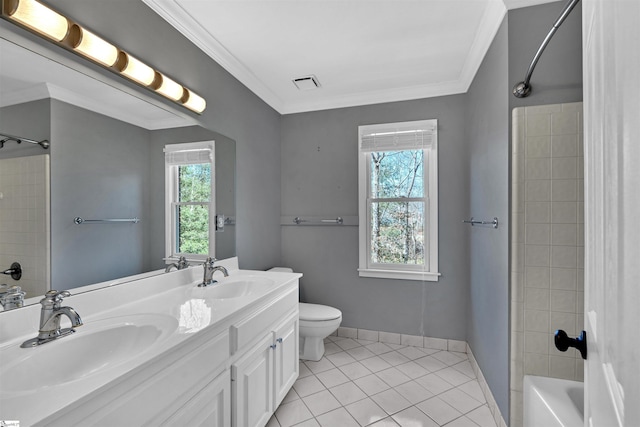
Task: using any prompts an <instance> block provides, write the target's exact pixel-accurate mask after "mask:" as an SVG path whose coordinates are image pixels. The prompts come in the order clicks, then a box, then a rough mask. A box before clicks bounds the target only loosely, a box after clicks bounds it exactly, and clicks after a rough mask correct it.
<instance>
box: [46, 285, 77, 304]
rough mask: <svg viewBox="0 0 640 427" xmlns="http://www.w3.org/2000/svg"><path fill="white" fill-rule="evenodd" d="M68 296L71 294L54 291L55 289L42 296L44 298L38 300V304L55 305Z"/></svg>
mask: <svg viewBox="0 0 640 427" xmlns="http://www.w3.org/2000/svg"><path fill="white" fill-rule="evenodd" d="M68 296H71V292H69V291H56V290H55V289H51V290H50V291H47V293H46V294H44V298H43V299H42V300H40V303H41V304H43V305H44V304H46V303H53V304H54V305H55V304H59V303H61V302H62V299H63V298H66V297H68Z"/></svg>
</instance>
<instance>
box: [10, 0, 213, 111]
mask: <svg viewBox="0 0 640 427" xmlns="http://www.w3.org/2000/svg"><path fill="white" fill-rule="evenodd" d="M2 17H3V18H5V19H7V20H8V21H11V22H13V23H15V24H18V25H20V26H21V27H23V28H25V29H27V30H29V31H31V32H34V33H35V34H38V35H40V36H43V37H45V38H46V39H47V40H50V41H53V42H54V43H56V44H57V45H59V46H62V47H64V48H66V49H68V50H70V51H72V52H74V53H76V54H78V55H80V56H83V57H85V58H88V59H90V60H91V61H93V62H95V63H97V64H99V65H101V66H103V67H105V68H107V69H109V70H111V71H113V72H115V73H118V74H120V75H122V76H125V77H127V78H128V79H130V80H132V81H134V82H136V83H138V84H139V85H142V86H144V87H146V88H147V89H149V90H153V91H154V92H156V93H158V94H160V95H162V96H164V97H165V98H168V99H170V100H172V101H174V102H176V103H178V104H179V105H182V106H183V107H186V108H188V109H189V110H191V111H194V112H196V113H198V114H201V113H202V112H203V111H204V109H205V108H206V107H207V103H206V101H205V100H204V98H202V97H201V96H199V95H197V94H196V93H194V92H192V91H191V90H190V89H187V88H186V87H184V86H182V85H181V84H179V83H177V82H176V81H174V80H172V79H171V78H169V77H167V76H166V75H164V74H162V73H160V72H159V71H156V70H155V69H153V68H152V67H150V66H148V65H147V64H145V63H144V62H142V61H141V60H139V59H137V58H135V57H133V56H131V55H130V54H129V53H127V52H124V51H122V50H120V49H119V48H118V47H116V46H114V45H112V44H111V43H109V42H108V41H106V40H104V39H102V38H101V37H99V36H98V35H96V34H94V33H92V32H91V31H89V30H87V29H86V28H83V27H82V26H80V25H79V24H77V23H75V22H73V21H72V20H70V19H69V18H67V17H65V16H63V15H61V14H59V13H58V12H56V11H54V10H52V9H50V8H48V7H47V6H45V5H43V4H42V3H40V2H39V1H36V0H2Z"/></svg>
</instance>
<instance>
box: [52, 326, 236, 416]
mask: <svg viewBox="0 0 640 427" xmlns="http://www.w3.org/2000/svg"><path fill="white" fill-rule="evenodd" d="M199 341H200V342H199V344H197V345H188V346H185V347H184V348H183V349H181V351H179V352H176V353H175V354H174V355H172V356H170V357H167V358H166V359H164V360H162V362H160V364H152V365H150V366H148V367H147V368H145V369H142V370H140V371H138V372H136V373H133V374H132V375H131V376H129V377H128V378H126V379H123V380H122V381H119V383H118V384H117V385H115V386H113V387H111V388H109V389H108V390H105V391H104V392H103V393H100V394H98V395H94V396H91V397H90V396H87V397H86V398H85V399H83V402H82V404H78V405H73V407H71V408H70V409H71V410H70V411H62V412H64V414H63V413H59V414H58V416H55V415H54V416H53V417H51V418H49V419H47V420H45V423H44V424H43V425H47V426H65V427H68V426H75V425H78V426H82V425H93V426H109V427H111V426H116V425H120V426H134V425H136V426H157V425H160V424H162V422H164V421H165V420H167V419H168V418H169V417H171V416H172V415H173V414H174V413H175V412H176V411H178V410H179V409H180V408H181V407H182V406H184V405H185V404H186V403H187V402H188V401H189V400H190V399H192V398H194V396H195V395H196V394H197V393H198V392H199V391H200V390H202V389H203V388H204V387H205V386H206V385H207V384H208V383H209V382H211V381H212V380H213V379H214V378H215V376H217V375H218V374H220V372H222V370H223V369H225V368H226V362H227V360H228V357H229V335H228V334H227V333H226V332H225V333H222V334H219V335H216V336H214V337H213V338H208V339H206V340H205V339H204V337H203V338H202V339H201V340H199Z"/></svg>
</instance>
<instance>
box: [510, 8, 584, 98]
mask: <svg viewBox="0 0 640 427" xmlns="http://www.w3.org/2000/svg"><path fill="white" fill-rule="evenodd" d="M579 1H580V0H569V2H568V3H567V5H566V6H565V7H564V9H563V10H562V13H560V16H559V17H558V19H557V20H556V23H555V24H553V27H551V30H549V34H547V37H545V38H544V40H543V41H542V44H541V45H540V47H539V48H538V51H537V52H536V55H535V56H534V57H533V61H531V64H530V65H529V68H528V69H527V75H526V76H525V78H524V81H521V82H520V83H517V84H516V85H515V86H514V87H513V95H514V96H515V97H516V98H526V97H527V96H529V94H530V93H531V85H530V84H529V81H530V80H531V74H533V70H534V69H535V68H536V65H537V64H538V60H539V59H540V56H542V52H544V50H545V48H546V47H547V45H548V44H549V42H550V41H551V38H552V37H553V35H554V34H555V33H556V31H558V28H560V25H562V23H563V22H564V20H565V19H567V16H569V14H570V13H571V11H572V10H573V8H574V7H576V5H577V4H578V2H579Z"/></svg>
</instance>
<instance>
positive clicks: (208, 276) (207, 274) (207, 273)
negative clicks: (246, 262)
mask: <svg viewBox="0 0 640 427" xmlns="http://www.w3.org/2000/svg"><path fill="white" fill-rule="evenodd" d="M214 262H216V260H215V259H214V258H211V257H208V258H207V260H206V261H205V262H204V264H202V266H203V267H204V277H203V279H202V283H200V284H199V285H198V287H200V288H202V287H205V286H209V285H212V284H214V283H216V282H217V280H213V273H215V272H216V271H222V274H223V275H224V277H228V276H229V272H228V271H227V269H226V268H224V267H223V266H221V265H216V266H215V267H214V266H213V263H214Z"/></svg>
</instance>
